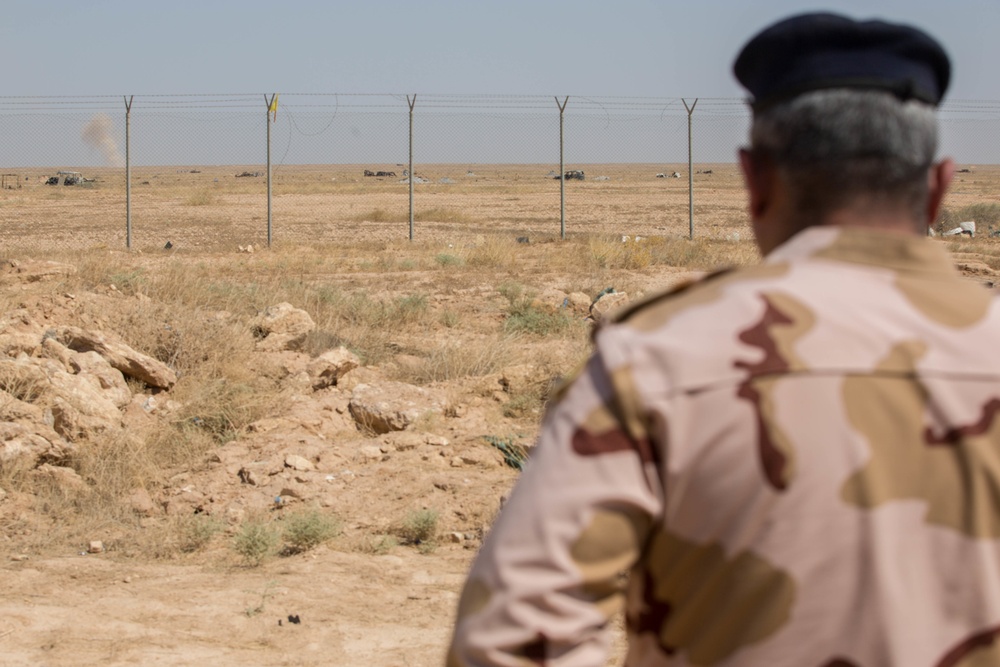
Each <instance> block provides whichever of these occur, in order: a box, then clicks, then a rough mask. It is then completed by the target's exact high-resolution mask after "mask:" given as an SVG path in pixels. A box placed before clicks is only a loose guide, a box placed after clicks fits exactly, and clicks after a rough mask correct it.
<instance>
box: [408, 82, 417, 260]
mask: <svg viewBox="0 0 1000 667" xmlns="http://www.w3.org/2000/svg"><path fill="white" fill-rule="evenodd" d="M406 103H407V104H409V105H410V168H409V170H408V171H407V173H408V174H409V175H410V176H409V178H408V179H407V180H409V182H410V240H411V241H412V240H413V107H414V105H415V104H416V103H417V94H416V93H414V94H413V99H412V100H411V99H410V96H409V95H407V96H406Z"/></svg>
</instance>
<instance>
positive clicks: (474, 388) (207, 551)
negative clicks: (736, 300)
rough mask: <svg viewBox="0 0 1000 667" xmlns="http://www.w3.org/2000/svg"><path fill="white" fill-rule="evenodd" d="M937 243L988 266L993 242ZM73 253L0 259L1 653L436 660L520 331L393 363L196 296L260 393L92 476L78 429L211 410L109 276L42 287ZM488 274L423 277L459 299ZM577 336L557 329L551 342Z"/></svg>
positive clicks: (667, 274) (294, 321) (488, 495)
mask: <svg viewBox="0 0 1000 667" xmlns="http://www.w3.org/2000/svg"><path fill="white" fill-rule="evenodd" d="M956 258H957V262H958V265H959V266H960V268H961V269H962V270H963V272H964V273H966V274H967V275H968V276H969V277H970V279H973V280H977V281H978V282H981V283H983V284H984V285H986V286H988V287H990V288H993V284H994V283H993V281H994V279H995V277H996V275H997V271H996V270H994V269H993V268H991V265H990V261H992V260H990V259H989V258H986V257H983V256H980V255H979V254H977V253H976V252H974V251H968V252H966V251H962V252H960V253H959V254H958V255H956ZM75 270H76V269H75V268H74V267H73V266H72V265H68V264H57V263H53V262H41V261H33V262H32V261H22V262H16V261H7V262H5V263H4V264H3V266H2V267H0V291H2V292H3V293H4V294H5V295H6V296H5V297H4V298H5V301H4V303H6V304H8V305H9V306H10V307H9V308H7V310H6V312H4V313H2V314H0V555H2V557H3V561H2V562H0V573H2V574H0V576H2V579H3V586H2V592H0V655H2V656H3V657H2V658H0V663H2V664H3V665H29V664H30V665H53V666H55V665H85V664H103V665H126V664H142V665H168V664H169V665H177V664H200V663H204V662H209V661H210V662H211V663H212V664H215V665H218V666H219V667H224V666H226V665H243V664H262V665H263V664H266V665H321V664H322V665H329V664H336V665H359V666H360V665H366V666H367V665H387V666H389V665H414V666H423V665H439V664H442V661H443V655H444V649H445V646H446V643H447V639H448V635H449V633H450V624H451V620H452V615H453V613H454V607H455V603H456V601H457V595H458V591H459V589H460V586H461V583H462V580H463V576H464V573H465V571H466V569H467V567H468V565H469V561H470V559H471V558H472V557H473V555H474V554H475V551H476V549H477V548H478V546H479V544H480V543H481V540H482V537H483V535H484V534H485V532H486V531H487V530H488V528H489V524H490V522H491V520H492V519H493V517H494V515H495V513H496V511H497V510H498V509H499V506H500V503H501V499H502V497H503V496H504V494H505V493H506V492H507V491H508V490H509V488H510V486H511V485H512V484H513V482H514V481H515V479H516V476H517V467H516V464H517V457H518V455H520V454H521V453H523V452H524V451H526V450H527V449H529V448H530V445H531V442H532V438H533V437H534V434H535V430H536V428H537V419H538V408H537V407H535V408H533V407H532V405H534V404H532V403H531V402H530V401H529V402H523V401H521V402H520V403H518V401H520V399H521V398H523V397H525V396H531V397H535V398H538V397H541V398H542V399H543V398H544V395H545V393H546V392H547V391H548V389H549V386H550V385H551V383H554V382H556V381H558V378H557V377H554V376H553V374H552V373H551V369H550V368H548V367H542V366H540V365H536V364H533V363H531V362H530V355H529V357H528V358H529V361H527V362H525V359H524V357H523V356H522V357H521V358H519V359H518V360H517V361H518V363H514V364H510V365H507V366H503V365H501V366H500V367H499V368H497V369H496V370H495V371H493V372H487V373H483V374H478V375H469V376H468V377H462V378H457V379H453V380H450V381H447V382H433V381H431V382H426V381H425V382H406V381H402V380H401V379H400V378H405V377H408V376H407V373H405V372H400V369H401V368H403V370H405V367H406V366H407V364H412V365H414V366H415V367H417V366H420V365H421V364H424V366H426V364H427V363H428V359H427V357H426V356H425V357H420V356H419V355H416V354H413V353H412V352H413V350H410V349H409V347H410V345H409V343H407V342H406V341H404V342H403V343H401V344H400V345H399V350H398V353H396V354H394V355H393V356H392V357H391V359H389V360H388V361H386V362H384V363H379V364H366V363H364V362H363V360H362V359H361V358H360V357H359V356H358V355H357V354H355V353H354V352H352V351H351V350H349V349H348V347H345V346H343V345H329V346H328V349H325V350H322V351H320V352H317V351H316V350H313V351H312V352H309V351H305V350H304V347H305V346H306V342H307V341H308V340H310V336H313V337H315V334H316V331H317V325H316V323H315V322H314V321H313V318H312V316H311V314H310V313H309V312H308V311H307V310H306V309H301V308H297V307H295V306H293V305H291V304H289V303H282V302H279V303H274V304H271V306H270V307H268V308H266V309H264V310H262V311H261V312H260V313H258V314H257V315H256V316H255V317H254V318H252V319H251V320H249V321H245V320H243V319H241V318H238V317H234V316H232V315H231V314H230V313H227V312H224V311H210V312H205V313H202V314H201V315H200V317H203V318H206V320H209V321H210V323H211V327H210V328H209V329H207V331H211V332H214V333H213V335H217V336H234V337H239V336H245V337H247V339H248V340H251V341H252V347H249V348H247V350H246V357H245V358H244V359H241V360H240V361H241V363H242V365H243V366H245V367H246V368H248V369H250V370H251V371H252V372H253V373H254V374H256V375H259V376H261V377H265V378H266V379H267V380H268V381H269V382H270V383H271V384H272V385H273V386H274V387H275V388H276V389H275V392H276V393H275V394H274V395H275V396H280V397H281V401H280V403H278V404H275V406H273V409H271V410H266V411H264V414H265V415H266V416H263V417H260V418H258V419H254V420H253V421H250V422H249V423H248V424H246V426H245V428H241V429H239V430H238V432H233V433H229V434H227V435H226V437H223V438H219V440H218V442H217V443H215V445H213V446H212V447H210V448H201V449H195V450H192V452H193V453H192V455H191V456H190V457H188V458H181V460H173V461H172V462H170V463H169V464H164V465H162V466H161V467H159V468H157V470H158V471H165V472H163V474H164V475H165V477H162V478H157V479H153V480H150V479H147V478H143V477H142V476H137V477H135V480H140V481H141V482H142V483H139V482H138V481H134V480H133V479H132V478H129V479H124V480H123V479H120V478H116V477H114V476H113V475H111V473H107V474H105V475H104V476H102V473H101V469H100V468H99V467H95V464H94V462H93V461H91V462H90V463H89V464H88V465H82V464H81V463H80V462H81V461H86V460H87V459H86V457H85V456H84V454H85V452H83V451H82V450H84V449H86V448H90V447H94V446H95V445H94V443H98V442H100V443H115V445H114V447H110V449H107V451H109V452H112V453H113V454H114V456H116V457H126V458H127V457H129V456H137V454H136V453H135V451H134V450H135V448H137V447H139V445H138V444H137V443H138V442H140V441H141V442H143V443H147V446H149V445H148V443H154V445H156V443H159V445H158V446H164V447H166V446H167V445H165V444H164V437H167V436H169V437H171V438H173V437H180V436H179V435H177V434H183V433H185V429H193V430H204V429H206V428H207V427H209V426H211V424H208V423H207V422H208V421H210V420H213V419H216V415H214V414H209V413H208V412H204V413H200V412H199V410H198V405H197V402H196V401H192V399H191V398H190V397H188V398H187V399H185V398H184V397H183V396H180V395H175V394H176V389H175V387H176V386H178V383H179V382H180V381H182V379H179V378H178V373H177V371H176V369H175V368H173V367H172V365H171V364H170V363H168V362H169V359H167V360H164V359H162V358H160V357H163V356H164V355H163V353H162V350H152V349H138V348H137V347H136V346H133V345H129V344H127V343H126V342H125V340H124V338H123V337H122V336H121V335H119V334H118V333H117V332H116V329H117V328H118V327H117V325H118V324H120V323H121V322H122V321H123V317H124V315H123V313H124V314H126V315H127V314H128V313H129V312H130V311H133V310H135V309H139V308H140V307H141V306H142V305H143V303H144V300H148V299H149V297H147V296H145V295H144V294H142V293H136V294H123V293H122V292H121V290H119V289H117V288H115V286H114V285H96V286H93V288H91V289H86V290H81V291H78V292H68V291H65V290H63V289H61V288H56V287H52V288H48V289H47V288H44V286H45V285H50V286H58V285H61V284H63V283H64V282H65V281H66V279H67V277H68V276H71V275H72V274H73V272H74V271H75ZM689 277H691V274H688V273H685V272H683V271H681V270H678V269H676V268H671V267H652V268H650V269H648V270H647V271H646V272H645V273H644V274H643V276H642V279H643V281H644V282H646V283H648V284H650V285H655V286H658V287H662V286H667V285H670V284H673V283H676V282H678V281H680V280H683V279H686V278H689ZM491 289H493V288H490V287H485V286H482V285H480V286H479V287H474V288H471V289H469V290H466V291H464V292H462V291H458V290H450V291H448V294H449V295H450V296H446V297H443V298H445V299H446V300H447V299H450V300H452V301H454V300H458V301H459V302H461V301H462V300H463V299H464V300H465V303H466V304H467V305H468V304H472V303H474V302H476V301H477V300H482V299H483V298H485V297H484V292H489V291H490V290H491ZM477 290H478V291H477ZM593 296H594V295H588V294H580V293H576V292H573V291H561V290H558V289H552V290H549V291H548V292H541V293H540V294H539V295H538V296H537V297H535V298H536V301H538V303H537V304H535V305H536V307H537V308H538V309H539V310H540V311H545V310H551V311H556V310H559V309H565V310H567V311H568V312H569V313H571V317H572V318H573V319H574V320H575V321H580V322H584V321H585V319H586V318H588V317H595V316H596V317H600V314H601V312H602V311H605V310H607V309H609V308H611V307H613V306H616V305H621V303H623V302H626V301H627V300H628V298H629V297H628V296H623V295H621V294H614V295H609V296H610V297H611V298H608V299H607V300H606V301H604V303H603V304H602V305H600V306H599V307H598V308H597V309H596V311H595V312H593V313H592V312H591V302H592V301H593ZM111 313H116V315H114V316H112V315H111ZM161 333H162V332H161ZM535 344H537V345H545V344H546V343H545V342H544V340H541V341H536V343H535ZM574 345H575V346H576V347H573V346H574ZM583 345H584V347H582V348H581V347H580V344H579V343H578V342H572V343H571V344H568V346H569V349H570V352H569V353H568V356H573V354H574V352H573V350H575V354H576V355H577V356H579V355H580V354H582V353H583V352H585V343H584V344H583ZM421 369H423V370H421ZM422 372H423V373H425V374H426V368H424V367H420V368H415V369H414V370H413V371H412V372H411V373H410V376H413V377H417V376H420V374H421V373H422ZM515 403H516V404H517V405H516V407H517V409H516V410H515V409H512V407H511V406H512V404H515ZM538 405H540V403H539V404H538ZM164 434H166V435H164ZM158 438H159V439H158ZM107 467H108V468H109V469H112V468H114V469H117V468H115V467H114V466H107ZM102 484H107V485H109V486H115V487H116V489H118V493H117V495H116V496H115V498H113V499H109V496H108V494H102V493H101V490H102V489H101V488H100V487H101V485H102ZM105 506H106V507H107V510H106V512H107V516H105V517H103V518H102V515H101V512H102V511H104V510H102V509H101V508H103V507H105ZM95 507H96V508H97V509H96V510H95ZM305 508H312V509H315V510H318V511H320V512H322V513H323V514H324V515H326V516H331V517H337V519H338V522H339V523H338V531H337V535H336V536H335V537H333V538H332V539H330V540H328V541H325V542H324V543H323V544H321V545H319V546H316V547H315V548H310V549H307V550H302V551H301V552H299V553H294V554H292V553H288V552H287V550H286V554H285V555H280V554H276V553H275V554H269V556H268V557H267V558H262V559H261V564H259V565H256V564H248V563H247V561H246V559H245V558H243V559H241V558H239V556H238V554H236V553H234V552H233V549H232V542H233V538H234V536H235V535H236V534H237V533H238V531H239V530H240V527H241V526H245V525H246V524H247V523H248V522H250V521H262V522H269V523H271V524H276V525H280V523H281V521H282V518H283V517H284V516H286V515H291V514H292V513H294V512H296V511H300V510H303V509H305ZM420 511H426V512H432V513H434V515H435V516H436V517H437V523H436V525H435V527H434V535H433V537H432V538H431V539H428V540H424V541H422V542H421V541H420V540H415V541H414V540H411V543H409V544H406V543H405V542H406V540H405V539H402V538H401V537H400V535H405V533H401V532H400V530H399V527H400V524H401V523H403V522H405V521H406V517H408V516H411V515H412V513H413V512H420ZM61 512H64V513H63V514H61ZM201 520H204V521H205V522H206V523H205V524H204V526H206V527H207V526H211V527H213V529H212V530H211V531H208V530H207V528H206V532H205V534H204V539H198V540H195V537H197V536H193V535H192V533H191V527H192V526H193V525H196V524H193V523H191V522H192V521H201ZM71 523H72V525H69V524H71ZM197 525H201V524H197ZM251 565H256V566H251ZM619 644H620V639H619Z"/></svg>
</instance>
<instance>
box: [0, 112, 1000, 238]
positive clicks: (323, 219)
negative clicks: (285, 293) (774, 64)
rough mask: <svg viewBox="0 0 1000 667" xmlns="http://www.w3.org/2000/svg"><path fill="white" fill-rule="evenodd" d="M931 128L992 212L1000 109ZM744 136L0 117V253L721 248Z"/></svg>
mask: <svg viewBox="0 0 1000 667" xmlns="http://www.w3.org/2000/svg"><path fill="white" fill-rule="evenodd" d="M940 117H941V121H942V122H941V125H942V139H943V148H944V152H946V153H949V154H952V155H954V156H955V157H956V158H957V159H958V160H960V161H961V164H960V166H962V167H963V168H964V169H968V171H963V172H961V173H960V174H959V179H958V180H957V182H956V185H955V188H954V189H953V193H952V194H951V195H950V199H949V202H948V203H949V205H951V206H955V207H959V208H961V207H965V206H969V205H973V204H977V203H982V202H987V203H988V202H992V201H993V200H995V197H994V195H993V193H992V192H991V191H990V189H989V188H990V187H992V186H991V185H989V183H990V179H989V178H988V176H989V173H990V172H991V171H992V170H993V169H995V168H993V167H989V166H987V165H991V164H994V163H996V162H998V161H1000V160H998V159H997V158H998V156H1000V150H998V147H997V146H996V140H995V139H993V138H994V137H1000V133H998V132H997V129H998V128H997V124H998V121H1000V102H988V101H987V102H983V101H958V102H950V103H948V104H946V105H945V106H944V107H942V109H941V114H940ZM749 121H750V117H749V114H748V112H747V110H746V107H745V105H744V103H743V101H742V100H739V99H720V98H716V99H694V98H689V99H679V98H659V97H648V98H620V97H617V98H611V97H578V96H569V97H565V96H562V97H556V96H553V97H548V96H508V95H496V96H491V95H475V96H468V95H421V94H418V95H345V94H328V95H321V94H281V95H280V96H274V95H272V94H267V95H264V94H259V95H243V94H239V95H188V96H182V95H169V96H155V95H148V96H134V97H132V96H127V97H124V98H122V97H116V96H104V97H60V98H54V97H46V98H37V97H0V178H2V180H0V244H2V245H3V246H4V247H7V248H11V247H17V246H21V247H32V248H49V247H51V248H88V247H108V248H116V249H117V248H126V247H129V248H138V249H143V248H155V247H162V246H164V245H165V244H166V243H167V242H169V243H170V244H171V245H172V246H176V247H188V248H193V247H198V248H206V249H212V248H235V247H236V246H240V245H243V246H246V245H254V246H266V245H268V244H271V245H274V244H278V245H280V244H301V243H343V242H346V241H356V240H359V239H372V240H392V239H407V238H409V239H418V240H423V239H426V240H451V239H456V240H458V239H461V238H462V237H465V236H469V235H475V236H478V235H486V234H492V233H503V234H509V235H516V236H528V237H533V238H540V237H541V238H559V237H561V236H573V235H579V234H595V233H596V234H614V235H629V236H635V235H639V236H657V235H660V236H689V235H693V236H695V237H711V238H734V237H737V236H739V235H740V234H741V233H745V230H746V227H747V220H746V214H745V198H744V195H743V190H742V182H741V179H740V176H739V173H738V169H737V166H736V162H735V156H736V149H737V147H738V146H739V145H741V144H743V143H745V141H746V133H747V129H748V127H749ZM971 165H976V166H975V167H972V166H971ZM991 198H992V199H991Z"/></svg>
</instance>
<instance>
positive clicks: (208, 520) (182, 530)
mask: <svg viewBox="0 0 1000 667" xmlns="http://www.w3.org/2000/svg"><path fill="white" fill-rule="evenodd" d="M222 527H223V526H222V522H221V521H219V520H218V519H216V518H214V517H211V516H208V515H205V514H194V515H191V516H189V517H185V518H184V519H182V520H181V521H180V522H179V524H178V547H179V548H180V550H181V551H183V552H184V553H194V552H195V551H201V550H202V549H204V548H205V547H206V546H208V543H209V542H211V541H212V538H213V537H215V536H216V535H218V534H219V533H220V532H221V531H222Z"/></svg>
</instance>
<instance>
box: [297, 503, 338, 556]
mask: <svg viewBox="0 0 1000 667" xmlns="http://www.w3.org/2000/svg"><path fill="white" fill-rule="evenodd" d="M340 530H341V523H340V520H339V519H337V518H336V517H334V516H331V515H329V514H326V513H324V512H321V511H320V510H318V509H309V510H300V511H298V512H295V513H292V514H289V515H287V516H286V517H285V530H284V540H285V553H286V554H297V553H302V552H304V551H309V550H310V549H312V548H314V547H318V546H319V545H321V544H323V543H324V542H326V541H327V540H330V539H333V538H334V537H336V536H337V535H339V534H340Z"/></svg>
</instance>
